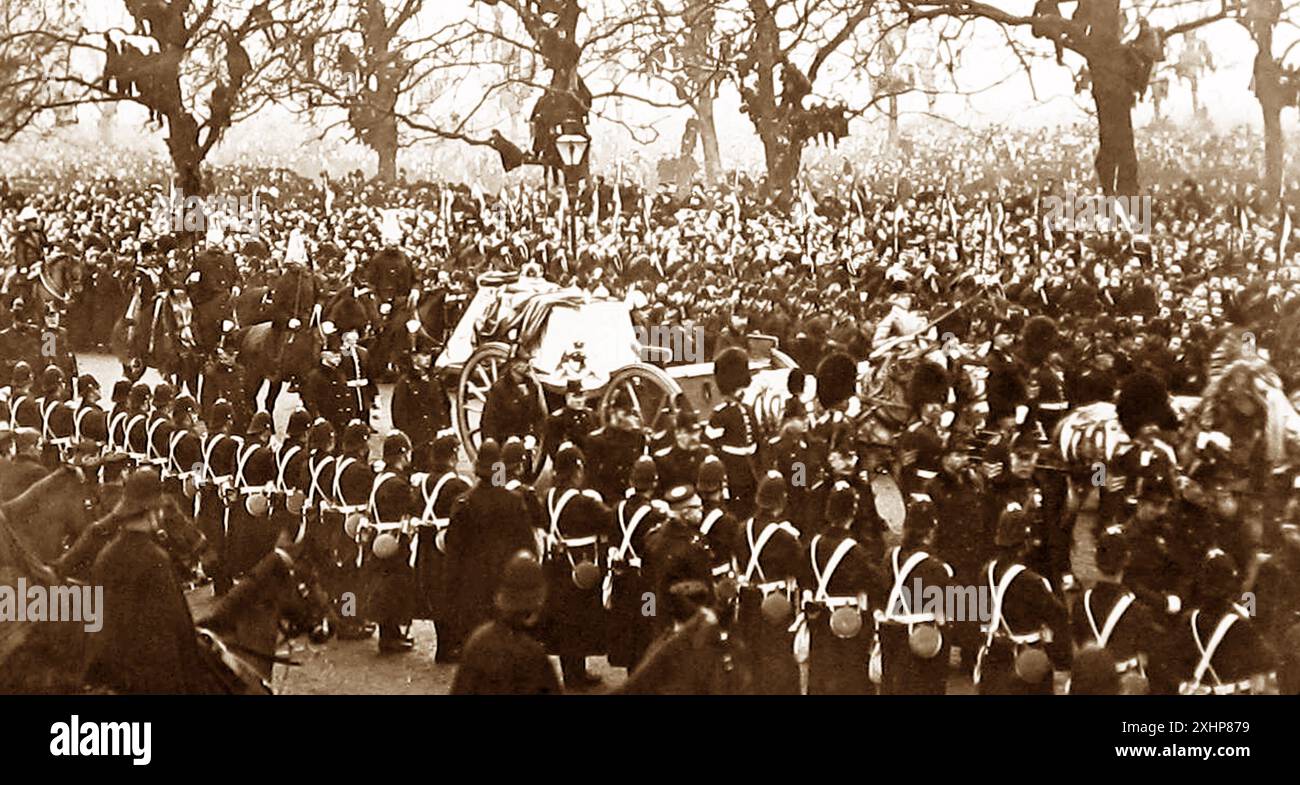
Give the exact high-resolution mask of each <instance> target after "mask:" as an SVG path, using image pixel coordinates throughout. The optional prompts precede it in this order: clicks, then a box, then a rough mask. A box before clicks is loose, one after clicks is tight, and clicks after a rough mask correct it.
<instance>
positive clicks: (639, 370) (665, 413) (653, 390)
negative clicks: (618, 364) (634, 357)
mask: <svg viewBox="0 0 1300 785" xmlns="http://www.w3.org/2000/svg"><path fill="white" fill-rule="evenodd" d="M620 389H622V390H626V391H627V392H628V394H629V395H631V397H632V411H633V412H635V413H636V415H637V417H639V418H640V420H641V423H642V424H643V425H645V426H646V427H647V428H648V429H649V430H650V432H651V433H656V432H658V431H662V430H672V428H673V425H674V421H675V418H676V416H677V405H676V400H677V396H678V395H680V394H681V392H682V388H681V386H680V385H679V384H677V381H676V380H675V379H673V378H672V377H671V376H669V375H668V374H666V373H664V372H663V371H662V370H660V369H659V368H656V367H655V366H653V365H644V364H640V363H638V364H636V365H629V366H627V367H626V368H620V369H619V370H618V371H617V372H615V374H614V375H613V376H612V377H611V378H610V380H609V384H607V385H605V391H604V392H603V393H601V395H600V408H599V410H598V414H599V415H600V422H601V424H602V425H609V403H610V401H611V400H613V398H614V393H615V391H617V390H620Z"/></svg>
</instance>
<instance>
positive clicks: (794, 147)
mask: <svg viewBox="0 0 1300 785" xmlns="http://www.w3.org/2000/svg"><path fill="white" fill-rule="evenodd" d="M763 157H764V159H765V161H766V163H767V196H769V197H771V198H772V200H773V201H775V202H776V204H777V206H779V207H780V208H781V209H783V210H784V209H788V208H789V206H790V205H791V204H792V203H793V202H794V181H795V178H796V177H798V176H799V164H800V163H801V162H802V161H803V145H800V144H796V143H794V142H793V141H792V140H791V139H790V138H789V137H788V136H786V135H780V136H773V135H767V136H766V137H765V138H764V139H763Z"/></svg>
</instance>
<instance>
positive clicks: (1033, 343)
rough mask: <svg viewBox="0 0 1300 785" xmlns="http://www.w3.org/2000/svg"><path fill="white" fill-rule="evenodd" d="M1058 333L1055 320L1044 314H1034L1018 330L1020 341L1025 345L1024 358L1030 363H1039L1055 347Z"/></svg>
mask: <svg viewBox="0 0 1300 785" xmlns="http://www.w3.org/2000/svg"><path fill="white" fill-rule="evenodd" d="M1057 338H1058V334H1057V331H1056V322H1054V321H1052V320H1051V319H1050V318H1048V317H1046V316H1035V317H1033V318H1032V319H1030V320H1029V321H1027V322H1025V328H1024V329H1023V330H1021V332H1020V341H1021V343H1022V344H1023V345H1024V347H1025V360H1026V361H1027V362H1029V363H1030V364H1031V365H1039V364H1041V363H1042V362H1043V361H1044V360H1046V359H1047V355H1049V354H1051V353H1052V350H1053V349H1055V348H1056V341H1057Z"/></svg>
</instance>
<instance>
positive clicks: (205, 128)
mask: <svg viewBox="0 0 1300 785" xmlns="http://www.w3.org/2000/svg"><path fill="white" fill-rule="evenodd" d="M280 2H281V0H261V2H258V3H256V4H250V3H241V2H235V1H233V0H205V2H201V3H199V2H194V0H170V2H169V1H168V0H124V5H125V7H126V11H127V13H128V14H129V15H130V18H131V20H132V23H133V28H132V29H131V30H122V29H119V28H110V29H108V30H102V31H98V30H96V31H90V30H86V29H85V28H84V27H81V28H78V29H76V30H71V29H67V28H63V29H45V30H41V31H38V33H37V34H36V35H37V37H39V38H41V39H42V40H44V41H46V42H47V43H49V44H51V45H53V46H54V51H55V52H59V53H63V52H66V53H70V55H75V54H81V55H86V54H89V55H92V57H90V58H89V59H92V60H94V61H95V62H96V63H97V65H96V66H95V67H94V69H93V70H94V71H95V73H93V74H87V73H84V72H83V71H82V70H80V69H79V68H78V67H77V65H76V63H75V62H74V60H75V58H74V57H72V56H67V57H64V56H62V55H60V56H59V61H60V62H61V63H63V64H64V65H65V67H64V68H63V69H62V70H59V71H57V72H54V73H50V74H47V76H46V78H47V79H48V80H50V82H51V84H53V85H55V86H57V87H58V88H59V90H60V95H61V96H62V97H61V98H60V99H58V103H60V104H65V105H66V104H71V103H87V102H104V101H128V102H132V103H136V104H139V105H140V106H143V107H144V108H145V109H147V110H148V112H149V117H150V121H151V122H153V123H156V124H158V125H159V126H160V127H165V128H166V131H167V150H168V153H169V154H170V156H171V160H172V165H173V167H174V169H175V171H176V178H177V184H178V185H179V186H180V187H181V188H182V189H183V190H185V191H187V192H189V193H193V194H202V193H205V192H206V189H207V182H206V179H205V177H204V172H203V161H204V160H205V159H206V157H207V155H208V153H210V152H211V151H212V148H213V147H214V146H215V145H216V144H217V143H218V142H219V141H220V140H221V138H222V136H223V135H224V134H225V132H226V130H227V129H229V128H230V126H231V125H232V124H233V123H234V122H236V121H237V120H239V119H241V118H242V117H245V116H247V115H248V114H250V113H252V112H254V111H256V110H257V109H258V108H260V107H261V106H263V105H264V103H265V100H266V97H265V96H263V95H260V94H259V93H258V92H257V91H256V90H254V89H252V86H253V85H254V84H256V83H257V82H258V80H259V79H260V77H261V75H262V74H263V73H264V72H265V70H266V69H268V68H271V67H272V66H273V64H275V63H276V62H278V61H279V59H280V58H281V57H282V55H281V54H280V52H279V49H278V47H277V42H278V41H279V40H280V39H281V38H282V37H283V35H284V31H285V30H286V29H287V28H290V27H292V26H293V25H294V24H296V23H297V22H298V21H301V20H298V19H295V18H293V17H291V16H289V15H288V14H287V13H285V9H284V7H283V5H281V4H280ZM273 4H274V5H273ZM250 48H251V49H252V50H253V51H254V52H255V53H256V55H257V57H256V62H255V61H254V56H253V55H252V54H250Z"/></svg>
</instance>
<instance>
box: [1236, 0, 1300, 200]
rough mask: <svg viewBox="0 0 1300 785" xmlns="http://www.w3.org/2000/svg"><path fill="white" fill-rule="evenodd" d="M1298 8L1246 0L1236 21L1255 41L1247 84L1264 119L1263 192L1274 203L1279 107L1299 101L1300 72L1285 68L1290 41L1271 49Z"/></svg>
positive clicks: (1282, 149)
mask: <svg viewBox="0 0 1300 785" xmlns="http://www.w3.org/2000/svg"><path fill="white" fill-rule="evenodd" d="M1297 9H1300V3H1298V2H1296V1H1295V0H1290V2H1289V3H1288V4H1286V5H1285V6H1284V4H1283V2H1282V0H1250V2H1249V3H1248V4H1247V6H1246V11H1245V14H1244V15H1243V16H1242V17H1241V18H1239V20H1238V21H1239V22H1240V23H1241V24H1242V25H1243V26H1245V28H1246V30H1247V31H1248V32H1249V33H1250V37H1251V38H1252V39H1254V41H1255V47H1256V51H1255V60H1254V68H1253V71H1252V80H1251V84H1252V87H1253V89H1254V91H1255V97H1256V98H1258V99H1259V108H1260V112H1261V113H1262V115H1263V119H1264V192H1265V193H1266V194H1267V195H1268V197H1269V200H1270V201H1273V202H1276V201H1278V199H1279V197H1280V196H1281V194H1282V169H1283V162H1284V159H1285V156H1286V142H1285V140H1284V139H1283V138H1282V110H1283V109H1284V108H1285V107H1288V106H1296V105H1297V103H1298V102H1300V73H1298V72H1297V69H1296V67H1295V66H1291V67H1289V68H1288V67H1286V66H1285V65H1284V61H1285V60H1286V58H1287V55H1288V54H1290V52H1291V50H1292V49H1293V48H1294V47H1295V46H1296V44H1292V45H1291V46H1290V47H1287V49H1286V50H1284V51H1282V52H1281V53H1277V52H1275V48H1274V40H1273V39H1274V33H1275V32H1276V31H1277V28H1278V27H1279V25H1281V24H1283V21H1284V19H1286V24H1289V25H1291V26H1293V27H1295V26H1297V23H1296V21H1295V20H1294V19H1287V17H1288V16H1290V15H1293V14H1294V13H1295V12H1296V10H1297Z"/></svg>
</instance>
